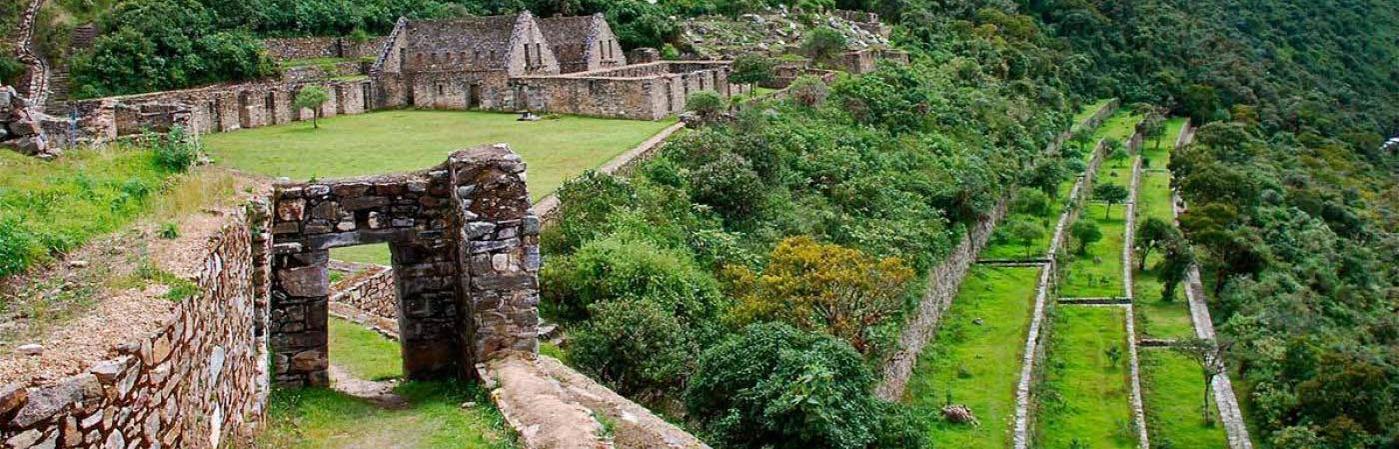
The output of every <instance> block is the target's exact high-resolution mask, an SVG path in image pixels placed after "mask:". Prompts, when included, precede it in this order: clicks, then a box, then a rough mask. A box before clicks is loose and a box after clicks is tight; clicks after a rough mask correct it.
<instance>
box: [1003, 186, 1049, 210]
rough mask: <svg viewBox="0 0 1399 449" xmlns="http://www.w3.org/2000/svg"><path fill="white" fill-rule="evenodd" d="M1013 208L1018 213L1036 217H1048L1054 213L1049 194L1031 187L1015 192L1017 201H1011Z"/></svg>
mask: <svg viewBox="0 0 1399 449" xmlns="http://www.w3.org/2000/svg"><path fill="white" fill-rule="evenodd" d="M1011 209H1012V210H1014V211H1015V212H1016V213H1021V214H1027V215H1034V216H1036V217H1048V216H1050V215H1052V214H1053V213H1054V211H1053V210H1050V207H1049V195H1046V194H1045V193H1044V192H1043V191H1040V190H1038V189H1031V188H1021V189H1020V190H1019V191H1017V192H1016V194H1015V201H1014V202H1012V203H1011Z"/></svg>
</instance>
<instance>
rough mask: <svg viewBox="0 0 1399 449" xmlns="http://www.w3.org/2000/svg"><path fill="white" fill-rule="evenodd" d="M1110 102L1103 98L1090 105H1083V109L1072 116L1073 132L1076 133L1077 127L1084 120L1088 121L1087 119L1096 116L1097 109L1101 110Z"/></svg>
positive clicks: (1109, 99)
mask: <svg viewBox="0 0 1399 449" xmlns="http://www.w3.org/2000/svg"><path fill="white" fill-rule="evenodd" d="M1111 101H1112V99H1111V98H1104V99H1101V100H1098V101H1095V102H1093V103H1092V104H1085V105H1083V109H1080V110H1079V111H1078V113H1077V114H1074V124H1073V130H1074V131H1075V132H1077V131H1078V126H1079V125H1080V124H1082V123H1083V121H1084V120H1088V118H1089V117H1092V116H1093V114H1097V113H1098V110H1099V109H1102V108H1103V106H1107V105H1108V103H1109V102H1111Z"/></svg>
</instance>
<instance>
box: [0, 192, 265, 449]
mask: <svg viewBox="0 0 1399 449" xmlns="http://www.w3.org/2000/svg"><path fill="white" fill-rule="evenodd" d="M262 210H265V209H262ZM266 228H267V226H266V213H265V212H263V211H261V210H258V209H257V208H254V209H253V212H252V213H251V214H242V213H239V214H235V215H234V216H233V217H232V219H230V221H229V222H228V223H226V224H225V225H224V227H223V229H222V230H221V231H220V232H219V233H218V234H217V235H215V236H214V237H213V238H212V239H211V240H210V241H209V245H208V246H207V247H206V251H207V255H206V256H205V259H204V268H203V270H202V271H201V272H200V274H199V276H198V279H197V280H196V283H197V284H198V286H199V291H200V293H199V294H197V295H196V296H194V297H192V298H189V299H187V300H185V301H183V302H181V303H179V304H172V306H171V307H172V309H173V311H172V313H173V319H171V320H170V322H169V324H168V325H166V326H165V327H164V328H163V329H161V330H160V331H158V332H156V333H155V334H153V335H150V336H149V337H147V338H143V339H141V340H139V341H130V342H124V343H120V344H117V345H115V347H114V349H113V353H114V354H116V357H115V358H113V359H110V360H106V361H101V362H98V363H95V364H94V365H93V366H92V367H91V368H89V369H88V371H87V372H84V373H82V374H78V375H75V376H72V377H68V378H65V379H62V380H60V381H57V382H54V383H47V384H41V385H8V386H4V387H0V442H4V443H5V447H6V448H16V449H29V448H33V449H38V448H46V449H47V448H55V447H93V448H96V447H102V448H157V447H170V448H193V449H200V448H215V447H219V446H220V444H221V443H222V442H223V441H225V440H227V439H229V438H231V437H239V438H241V437H245V436H248V435H250V434H251V433H252V432H253V431H254V430H255V428H256V425H257V423H258V422H259V421H260V420H261V419H262V417H263V413H264V409H265V405H266V398H267V391H268V389H267V382H266V379H267V369H268V367H267V353H266V347H267V345H266V343H267V340H266V338H267V336H266V334H265V332H264V329H263V328H262V326H261V324H260V323H262V322H264V321H265V318H264V317H265V314H266V311H267V307H266V306H267V298H268V294H267V292H268V290H267V288H268V277H267V271H266V270H267V267H268V264H267V257H268V251H269V246H268V245H269V242H268V239H267V237H266V235H265V234H261V233H258V234H254V233H252V232H250V229H266Z"/></svg>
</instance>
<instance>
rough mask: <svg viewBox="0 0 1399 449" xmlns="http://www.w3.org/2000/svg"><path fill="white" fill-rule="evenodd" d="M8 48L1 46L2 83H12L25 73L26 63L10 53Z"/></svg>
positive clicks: (0, 67)
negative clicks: (22, 62)
mask: <svg viewBox="0 0 1399 449" xmlns="http://www.w3.org/2000/svg"><path fill="white" fill-rule="evenodd" d="M8 50H9V49H7V48H4V47H0V52H6V53H3V54H0V84H12V83H14V82H15V81H16V79H17V78H19V75H20V74H22V73H24V64H21V63H20V62H19V60H18V59H15V58H14V57H13V56H10V55H9V54H8Z"/></svg>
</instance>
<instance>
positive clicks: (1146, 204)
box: [1132, 172, 1195, 338]
mask: <svg viewBox="0 0 1399 449" xmlns="http://www.w3.org/2000/svg"><path fill="white" fill-rule="evenodd" d="M1170 182H1171V180H1170V175H1169V174H1167V173H1162V172H1143V173H1142V183H1141V186H1140V188H1139V189H1138V191H1137V226H1139V227H1140V226H1141V223H1145V222H1146V219H1147V218H1157V219H1160V220H1165V221H1166V222H1168V223H1169V222H1171V221H1172V220H1173V218H1172V215H1171V186H1170ZM1160 261H1161V254H1159V251H1158V252H1154V253H1152V254H1151V255H1150V257H1148V258H1147V261H1146V267H1147V269H1146V270H1136V271H1135V274H1134V275H1133V277H1134V279H1133V283H1132V295H1133V296H1134V297H1135V298H1136V303H1137V306H1138V307H1137V309H1136V312H1137V319H1138V322H1139V323H1140V325H1141V326H1140V327H1139V329H1141V332H1142V333H1143V335H1144V336H1147V337H1152V338H1188V337H1193V336H1194V335H1195V328H1194V324H1193V323H1192V322H1191V320H1190V305H1189V303H1188V302H1187V301H1186V300H1185V294H1184V293H1183V291H1182V290H1181V289H1179V288H1177V289H1176V294H1175V298H1172V300H1171V301H1164V300H1163V298H1162V297H1161V287H1162V286H1161V281H1160V280H1158V277H1157V273H1156V270H1153V269H1151V268H1152V267H1153V266H1155V265H1156V264H1157V263H1159V262H1160ZM1133 263H1136V262H1135V261H1134V262H1133Z"/></svg>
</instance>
